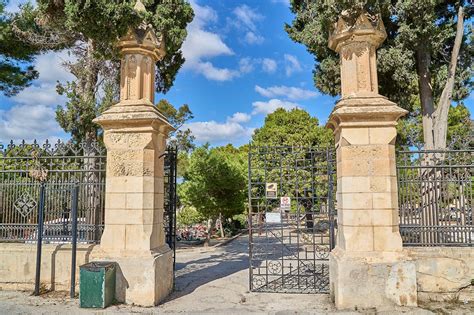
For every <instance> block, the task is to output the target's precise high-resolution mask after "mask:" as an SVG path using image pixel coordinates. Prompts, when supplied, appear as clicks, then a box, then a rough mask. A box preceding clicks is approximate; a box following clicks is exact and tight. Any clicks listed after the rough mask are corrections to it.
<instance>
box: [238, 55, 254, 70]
mask: <svg viewBox="0 0 474 315" xmlns="http://www.w3.org/2000/svg"><path fill="white" fill-rule="evenodd" d="M254 64H255V60H253V59H252V58H249V57H246V58H242V59H240V61H239V70H240V72H241V73H250V72H252V71H253V69H254Z"/></svg>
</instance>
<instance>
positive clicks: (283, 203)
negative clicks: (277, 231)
mask: <svg viewBox="0 0 474 315" xmlns="http://www.w3.org/2000/svg"><path fill="white" fill-rule="evenodd" d="M290 209H291V197H281V198H280V210H281V211H290Z"/></svg>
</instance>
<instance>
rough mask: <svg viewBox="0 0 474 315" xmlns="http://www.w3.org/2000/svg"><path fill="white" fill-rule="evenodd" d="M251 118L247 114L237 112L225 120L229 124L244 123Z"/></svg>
mask: <svg viewBox="0 0 474 315" xmlns="http://www.w3.org/2000/svg"><path fill="white" fill-rule="evenodd" d="M251 118H252V117H251V116H250V115H249V114H246V113H241V112H237V113H234V114H233V115H232V117H229V118H228V119H227V121H228V122H231V123H246V122H248V121H250V119H251Z"/></svg>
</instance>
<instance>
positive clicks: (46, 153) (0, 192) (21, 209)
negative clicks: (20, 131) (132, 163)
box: [0, 141, 106, 243]
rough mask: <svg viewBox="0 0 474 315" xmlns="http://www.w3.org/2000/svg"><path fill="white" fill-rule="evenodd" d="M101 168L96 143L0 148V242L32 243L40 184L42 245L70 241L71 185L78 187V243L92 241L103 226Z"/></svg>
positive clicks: (102, 160)
mask: <svg viewBox="0 0 474 315" xmlns="http://www.w3.org/2000/svg"><path fill="white" fill-rule="evenodd" d="M105 166H106V150H105V148H104V147H103V146H102V145H101V144H100V143H98V142H87V143H86V142H84V143H78V144H76V143H71V142H67V143H65V142H60V141H58V142H56V143H50V142H49V141H45V142H44V143H43V144H39V143H37V142H36V141H34V142H33V143H26V142H24V141H23V142H21V143H19V144H15V143H14V142H13V141H12V142H10V143H8V144H0V241H21V242H32V241H35V240H36V237H37V236H36V234H35V233H36V229H37V220H38V208H37V207H38V204H39V191H40V186H41V185H42V184H44V185H45V189H46V191H45V196H46V200H45V203H44V218H43V219H44V238H43V240H44V242H45V243H48V242H50V243H62V242H70V238H71V235H70V234H71V221H70V215H71V191H72V188H71V187H72V186H78V187H79V196H78V242H82V243H95V242H98V241H99V240H100V237H101V235H102V230H103V222H104V196H105V194H104V192H105Z"/></svg>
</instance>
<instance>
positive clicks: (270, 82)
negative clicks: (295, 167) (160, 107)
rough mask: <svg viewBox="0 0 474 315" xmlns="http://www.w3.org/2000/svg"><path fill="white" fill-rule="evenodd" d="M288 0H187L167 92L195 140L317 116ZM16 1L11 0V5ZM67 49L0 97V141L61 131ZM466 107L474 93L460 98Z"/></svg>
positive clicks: (221, 140)
mask: <svg viewBox="0 0 474 315" xmlns="http://www.w3.org/2000/svg"><path fill="white" fill-rule="evenodd" d="M288 2H289V1H288V0H246V1H245V0H244V1H243V0H225V1H224V0H222V1H216V0H214V1H211V0H207V1H206V0H193V1H191V4H192V5H193V8H194V10H195V15H196V17H195V19H194V21H193V22H192V24H190V25H189V27H188V38H187V40H186V42H185V44H184V45H183V53H184V55H185V57H186V60H187V61H186V63H185V65H184V66H183V68H182V69H181V71H180V72H179V74H178V76H177V78H176V81H175V84H174V87H173V88H172V89H171V91H170V92H169V93H167V94H166V95H157V99H160V98H166V99H168V100H169V101H170V102H171V103H172V104H174V105H175V106H179V105H181V104H188V105H189V106H190V108H191V110H192V111H193V113H194V116H195V118H194V119H193V120H192V121H190V122H189V123H188V124H187V125H186V126H185V127H188V128H190V129H191V130H192V131H193V133H194V135H195V136H196V138H197V143H198V144H201V143H204V142H210V143H211V144H212V145H223V144H226V143H233V144H235V145H241V144H245V143H248V141H249V139H250V137H251V134H252V132H253V130H254V128H258V127H260V126H261V125H262V124H263V121H264V118H265V116H266V114H268V113H270V112H272V111H273V110H275V109H276V108H278V107H284V108H293V107H300V108H304V109H306V110H307V111H309V112H310V113H311V114H312V115H313V116H316V117H317V118H319V120H320V123H321V124H324V123H325V122H326V120H327V117H328V115H329V113H330V112H331V110H332V107H333V106H334V102H335V99H334V98H331V97H329V96H325V95H322V94H321V93H319V92H318V91H317V90H316V89H315V88H314V85H313V74H312V70H313V67H314V62H315V61H314V58H313V57H312V55H310V54H309V53H308V52H307V51H306V49H305V47H304V46H302V45H300V44H296V43H294V42H292V41H291V40H290V39H289V38H288V36H287V34H286V32H285V31H284V24H285V22H286V23H290V22H291V20H292V14H291V12H290V10H289V8H288ZM17 3H18V1H12V2H11V3H10V7H9V8H10V9H11V10H14V9H15V7H16V6H17ZM68 58H69V56H68V55H67V53H66V52H60V53H50V54H46V55H42V56H39V57H38V58H37V60H36V67H37V69H38V70H39V72H40V78H39V79H38V80H37V81H36V82H34V84H33V85H32V86H31V87H29V88H27V89H25V90H24V91H23V92H21V93H20V94H18V95H17V96H15V97H13V98H9V99H8V98H6V97H3V96H1V97H0V141H1V142H4V141H6V140H8V139H10V138H13V139H21V138H25V139H27V140H31V139H33V138H38V139H40V140H43V139H45V138H52V139H56V138H67V137H68V136H67V135H66V134H64V133H63V132H62V131H61V129H60V128H59V126H58V125H57V123H56V122H55V120H54V109H55V108H56V106H57V105H61V104H64V98H62V97H60V96H58V95H56V93H55V90H54V85H55V82H56V80H60V81H66V80H70V79H72V78H71V76H70V75H69V74H68V73H67V72H66V71H65V70H64V69H63V67H62V65H61V63H62V62H63V61H64V60H67V59H68ZM467 103H468V105H469V107H470V110H471V112H472V111H473V110H474V100H473V97H472V95H471V97H470V99H469V100H468V101H467Z"/></svg>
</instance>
